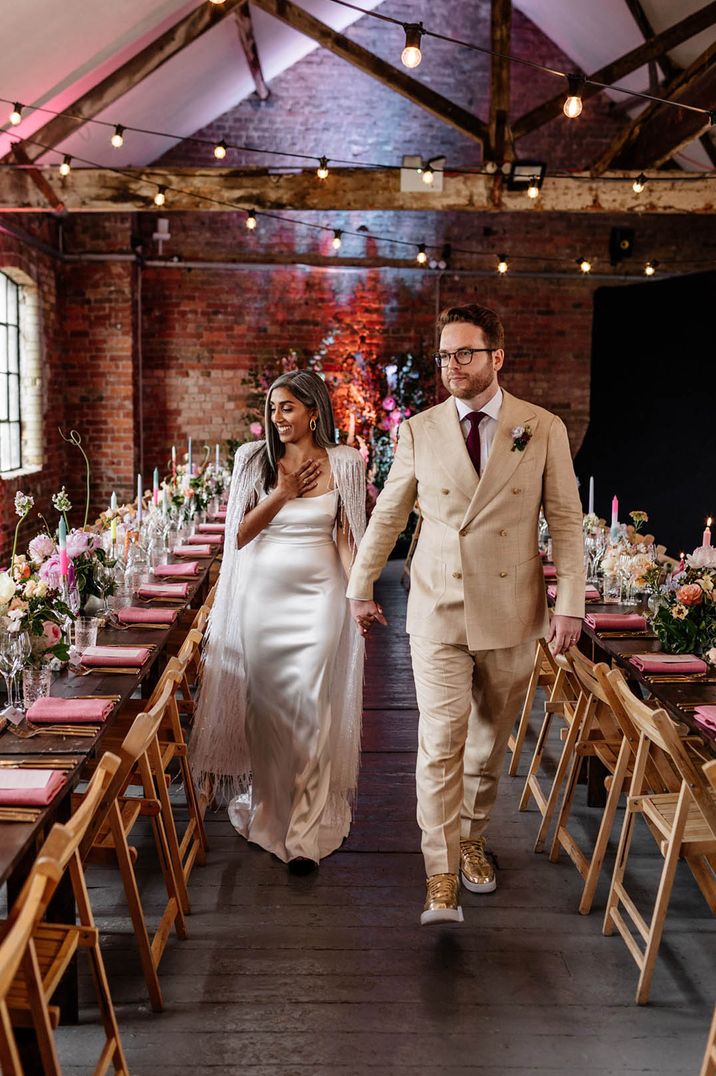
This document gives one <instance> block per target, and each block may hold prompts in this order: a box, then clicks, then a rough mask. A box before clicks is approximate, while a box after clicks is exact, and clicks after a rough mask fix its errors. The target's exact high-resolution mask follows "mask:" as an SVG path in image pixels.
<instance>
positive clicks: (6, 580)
mask: <svg viewBox="0 0 716 1076" xmlns="http://www.w3.org/2000/svg"><path fill="white" fill-rule="evenodd" d="M16 590H17V587H16V586H15V580H14V579H13V578H12V577H11V575H10V573H9V572H0V602H3V603H7V602H9V601H10V600H11V598H14V597H15V591H16Z"/></svg>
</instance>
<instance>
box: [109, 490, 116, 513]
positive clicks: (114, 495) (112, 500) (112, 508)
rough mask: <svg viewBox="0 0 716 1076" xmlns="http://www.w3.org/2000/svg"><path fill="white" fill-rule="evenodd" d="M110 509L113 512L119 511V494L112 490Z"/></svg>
mask: <svg viewBox="0 0 716 1076" xmlns="http://www.w3.org/2000/svg"><path fill="white" fill-rule="evenodd" d="M109 507H110V510H111V511H112V512H116V511H117V494H116V493H115V492H114V490H112V496H111V497H110V498H109Z"/></svg>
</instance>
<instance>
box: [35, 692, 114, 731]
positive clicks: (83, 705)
mask: <svg viewBox="0 0 716 1076" xmlns="http://www.w3.org/2000/svg"><path fill="white" fill-rule="evenodd" d="M113 709H114V703H113V702H112V700H111V699H53V698H45V699H37V701H36V702H33V704H32V706H31V707H30V709H29V710H28V711H27V720H28V721H31V722H32V723H33V724H37V725H42V724H48V725H52V724H53V723H54V722H55V721H59V722H62V723H63V724H66V723H68V722H69V723H71V724H73V725H79V724H81V723H83V722H85V721H87V722H89V723H90V724H91V723H92V722H95V721H106V720H107V718H108V717H109V715H110V714H111V713H112V710H113Z"/></svg>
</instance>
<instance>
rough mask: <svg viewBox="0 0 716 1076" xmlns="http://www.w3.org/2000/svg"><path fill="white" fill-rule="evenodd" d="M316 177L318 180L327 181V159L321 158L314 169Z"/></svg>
mask: <svg viewBox="0 0 716 1076" xmlns="http://www.w3.org/2000/svg"><path fill="white" fill-rule="evenodd" d="M316 175H317V176H318V178H319V179H328V157H321V159H320V160H319V162H318V168H317V169H316Z"/></svg>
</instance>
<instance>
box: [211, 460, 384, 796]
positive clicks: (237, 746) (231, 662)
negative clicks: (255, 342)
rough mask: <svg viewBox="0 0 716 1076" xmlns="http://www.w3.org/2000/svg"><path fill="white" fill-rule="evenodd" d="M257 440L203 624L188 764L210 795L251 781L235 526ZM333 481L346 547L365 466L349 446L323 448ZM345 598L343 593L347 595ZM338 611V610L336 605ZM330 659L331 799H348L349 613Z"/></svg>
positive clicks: (351, 746)
mask: <svg viewBox="0 0 716 1076" xmlns="http://www.w3.org/2000/svg"><path fill="white" fill-rule="evenodd" d="M262 446H263V442H252V443H250V444H246V445H242V446H241V447H240V448H239V450H238V451H237V453H236V458H235V461H234V473H233V478H232V481H231V493H230V496H229V504H228V508H227V512H226V541H225V545H224V554H223V561H222V565H221V571H220V573H219V580H218V586H217V591H216V598H215V601H214V605H213V608H212V610H211V614H210V617H209V623H208V625H207V633H206V642H205V648H204V657H203V675H202V680H201V690H200V692H199V698H198V701H197V709H196V717H195V721H194V727H193V731H192V736H191V746H190V751H191V766H192V770H193V772H194V775H195V778H196V780H197V782H198V786H199V787H200V788H201V787H203V781H204V779H205V778H207V777H209V778H210V779H211V785H210V787H212V788H213V792H214V796H215V798H216V800H217V801H219V800H221V801H227V800H229V799H232V798H233V797H234V796H235V795H238V794H240V793H241V792H245V791H246V790H247V789H248V787H249V786H250V784H251V758H250V753H249V746H248V743H247V740H246V705H247V700H246V674H245V665H244V654H243V650H242V645H241V631H240V625H239V617H238V616H237V615H236V614H235V610H236V606H237V604H238V603H239V602H242V601H250V600H251V579H250V577H249V575H248V572H247V570H246V568H247V559H248V558H247V550H248V549H249V548H250V546H247V547H245V548H244V549H237V547H236V536H237V534H238V530H239V525H240V523H241V521H242V519H243V518H244V516H245V515H246V513H247V512H248V511H250V510H251V508H253V507H254V506H255V505H256V503H257V501H258V498H259V496H260V493H261V490H262V479H263V467H262V462H261V461H262V457H263V452H262V451H261V448H262ZM328 459H329V462H330V466H331V471H332V474H333V481H334V484H335V487H336V489H337V490H338V495H339V498H340V510H339V516H341V515H342V516H343V518H344V519H345V523H346V524H347V527H348V534H349V540H350V543H351V550H352V552H353V554H354V555H355V549H356V547H357V546H358V543H359V542H360V540H361V538H362V536H363V532H364V530H365V465H364V463H363V460H362V458H361V456H360V453H358V452H357V451H356V450H355V449H353V448H349V447H347V446H346V445H336V446H335V447H334V448H329V449H328ZM346 600H347V599H346ZM336 612H337V613H338V614H340V613H342V612H343V610H337V611H336ZM342 619H343V631H342V634H341V639H340V644H339V648H338V654H337V658H336V665H335V672H334V680H333V691H332V698H331V704H332V711H333V720H332V726H331V745H330V750H331V788H330V800H331V801H332V804H333V805H335V807H336V808H337V809H340V807H339V805H340V802H341V801H343V802H345V801H347V802H348V803H350V804H352V803H353V801H354V797H355V789H356V785H357V781H358V765H359V759H360V734H361V714H362V707H363V660H364V643H363V639H362V638H361V636H360V634H359V632H358V630H357V628H356V626H355V624H354V622H353V620H352V619H351V617H350V616H348V615H345V616H344V617H343V618H342Z"/></svg>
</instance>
